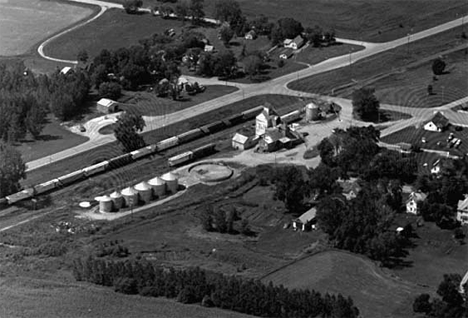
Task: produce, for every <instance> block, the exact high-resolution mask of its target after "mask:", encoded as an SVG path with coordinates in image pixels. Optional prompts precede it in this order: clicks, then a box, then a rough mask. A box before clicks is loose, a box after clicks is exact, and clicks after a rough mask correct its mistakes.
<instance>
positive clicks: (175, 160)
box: [167, 151, 193, 167]
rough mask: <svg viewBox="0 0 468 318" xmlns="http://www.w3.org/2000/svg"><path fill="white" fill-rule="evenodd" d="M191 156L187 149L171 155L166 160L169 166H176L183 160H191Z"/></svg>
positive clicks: (191, 153)
mask: <svg viewBox="0 0 468 318" xmlns="http://www.w3.org/2000/svg"><path fill="white" fill-rule="evenodd" d="M192 158H193V152H192V151H187V152H184V153H181V154H179V155H177V156H174V157H171V158H169V159H168V160H167V161H168V163H169V165H170V166H171V167H173V166H177V165H180V164H183V163H185V162H188V161H190V160H192Z"/></svg>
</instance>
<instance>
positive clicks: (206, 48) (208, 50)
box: [203, 44, 214, 52]
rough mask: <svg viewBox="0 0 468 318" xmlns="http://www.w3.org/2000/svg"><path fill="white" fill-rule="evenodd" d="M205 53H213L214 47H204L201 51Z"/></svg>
mask: <svg viewBox="0 0 468 318" xmlns="http://www.w3.org/2000/svg"><path fill="white" fill-rule="evenodd" d="M203 51H205V52H214V46H213V45H208V44H207V45H205V48H204V49H203Z"/></svg>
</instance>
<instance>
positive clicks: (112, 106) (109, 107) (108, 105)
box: [96, 98, 119, 114]
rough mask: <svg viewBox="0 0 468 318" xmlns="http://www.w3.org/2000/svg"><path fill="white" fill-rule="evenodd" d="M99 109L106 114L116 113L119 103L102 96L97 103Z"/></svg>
mask: <svg viewBox="0 0 468 318" xmlns="http://www.w3.org/2000/svg"><path fill="white" fill-rule="evenodd" d="M96 107H97V110H98V111H99V112H101V113H104V114H110V113H115V112H116V111H117V110H118V109H119V104H118V103H117V102H115V101H113V100H111V99H108V98H101V99H100V100H99V101H98V102H97V104H96Z"/></svg>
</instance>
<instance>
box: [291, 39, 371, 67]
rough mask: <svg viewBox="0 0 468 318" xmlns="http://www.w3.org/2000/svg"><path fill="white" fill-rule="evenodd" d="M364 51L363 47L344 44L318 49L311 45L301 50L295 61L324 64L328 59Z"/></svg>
mask: <svg viewBox="0 0 468 318" xmlns="http://www.w3.org/2000/svg"><path fill="white" fill-rule="evenodd" d="M363 49H364V47H363V46H359V45H351V44H343V43H337V44H336V45H332V46H329V47H318V48H317V47H313V46H312V45H309V46H308V47H306V48H305V49H303V50H301V52H300V53H299V54H297V57H296V58H295V60H297V61H298V62H304V63H307V64H311V65H314V64H318V63H320V62H323V61H325V60H327V59H331V58H333V57H337V56H341V55H345V54H348V53H349V52H357V51H361V50H363Z"/></svg>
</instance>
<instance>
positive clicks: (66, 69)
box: [60, 66, 72, 75]
mask: <svg viewBox="0 0 468 318" xmlns="http://www.w3.org/2000/svg"><path fill="white" fill-rule="evenodd" d="M71 71H72V68H71V67H70V66H65V67H64V68H62V69H61V70H60V73H61V74H63V75H67V74H68V73H70V72H71Z"/></svg>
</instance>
